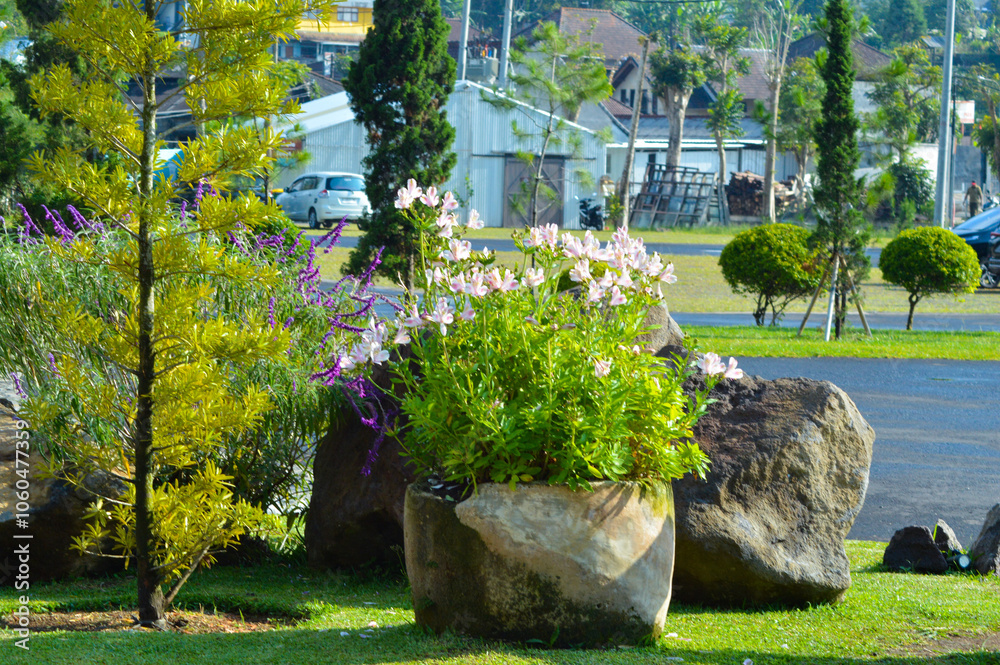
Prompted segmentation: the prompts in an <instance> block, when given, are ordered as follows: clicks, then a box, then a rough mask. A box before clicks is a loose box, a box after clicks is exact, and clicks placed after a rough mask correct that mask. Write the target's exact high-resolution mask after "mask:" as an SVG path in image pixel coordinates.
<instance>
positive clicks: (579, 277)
mask: <svg viewBox="0 0 1000 665" xmlns="http://www.w3.org/2000/svg"><path fill="white" fill-rule="evenodd" d="M569 278H570V279H571V280H573V281H574V282H589V281H590V280H592V279H593V277H591V276H590V261H588V260H587V259H581V260H580V261H579V262H578V263H577V264H576V265H575V266H573V267H572V268H570V270H569Z"/></svg>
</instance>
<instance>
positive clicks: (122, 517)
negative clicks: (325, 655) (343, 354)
mask: <svg viewBox="0 0 1000 665" xmlns="http://www.w3.org/2000/svg"><path fill="white" fill-rule="evenodd" d="M51 4H56V5H58V4H59V3H51ZM161 4H162V3H159V2H145V3H133V2H127V3H123V2H117V1H116V0H65V2H63V3H62V4H61V7H62V16H61V18H60V20H59V21H57V22H56V23H55V24H53V25H52V26H51V27H50V30H51V33H52V35H53V36H54V37H55V38H56V40H58V42H59V43H60V44H62V45H64V46H65V47H67V48H68V49H70V50H71V51H73V52H75V53H79V54H80V55H81V56H82V57H83V58H84V59H85V60H86V61H87V63H88V65H89V66H88V68H87V69H86V71H85V72H82V73H81V72H79V71H77V70H74V69H72V68H71V67H69V66H67V65H66V64H65V63H62V64H57V65H55V66H53V67H52V68H51V69H50V70H49V71H47V72H45V73H43V74H39V75H37V76H35V77H34V78H33V79H32V81H31V83H32V96H33V99H34V100H35V102H36V103H37V104H38V105H39V107H40V109H41V111H42V113H43V114H61V115H64V116H66V117H67V118H71V119H72V120H73V121H74V122H75V123H76V125H77V126H78V128H79V129H80V130H81V131H82V132H85V135H86V137H87V141H88V144H89V145H88V150H87V152H88V153H90V152H92V151H93V152H97V153H99V154H105V155H109V156H113V157H114V161H113V163H112V162H107V163H98V164H93V163H90V162H88V161H87V160H86V158H85V156H84V154H82V152H81V151H72V150H69V149H66V148H60V149H59V150H56V151H55V152H51V153H47V154H41V153H38V154H36V155H34V156H33V157H32V158H31V160H30V161H29V167H30V169H31V170H32V171H34V172H35V173H36V174H37V176H38V177H39V178H42V179H44V180H46V181H47V182H48V183H49V184H51V185H53V186H56V187H60V188H62V189H64V190H66V191H69V192H72V193H73V195H74V196H76V197H77V198H78V199H79V200H81V201H84V202H85V203H86V205H87V207H88V209H89V214H90V215H91V219H92V220H94V221H92V222H87V221H86V219H84V218H83V217H82V216H80V217H79V218H78V219H77V222H78V224H79V225H80V226H79V233H77V234H73V233H72V232H70V231H69V230H68V228H65V227H64V228H63V231H62V232H60V235H58V236H55V237H53V236H49V237H46V238H44V239H43V240H41V241H40V242H42V243H44V244H43V245H41V246H40V251H39V254H45V255H50V256H52V257H53V261H56V262H58V263H59V264H60V265H62V266H71V267H72V266H87V267H89V268H93V269H99V270H101V271H102V274H104V275H105V276H106V278H107V280H108V283H109V288H108V289H107V290H106V292H105V293H102V294H101V298H100V299H99V300H100V302H95V301H94V299H93V298H86V299H85V298H83V297H81V296H80V295H79V294H77V293H59V292H42V291H41V290H40V289H39V291H38V292H37V293H35V294H33V298H34V301H35V302H34V306H33V307H30V308H29V309H30V310H31V311H30V313H27V314H26V313H25V312H23V311H22V312H21V313H22V314H25V316H28V314H30V317H31V318H32V319H33V320H34V321H35V322H36V324H39V325H37V326H36V329H37V330H39V331H40V332H41V334H42V335H43V338H44V343H45V344H46V345H47V346H48V348H49V349H50V350H51V352H50V354H49V356H48V358H49V363H48V367H45V368H40V367H38V366H37V365H35V366H33V367H28V368H24V369H25V370H27V371H25V372H24V374H25V375H26V376H32V377H36V380H37V377H39V376H46V377H48V378H47V379H46V380H47V381H48V382H50V383H52V384H54V385H55V386H56V387H57V390H54V391H49V392H48V393H42V394H41V395H40V396H39V397H37V398H36V396H35V395H32V396H31V399H29V400H28V401H27V403H26V405H25V409H24V416H25V418H26V419H27V420H28V421H29V422H30V423H32V427H33V428H40V429H42V430H43V431H48V432H49V433H50V434H51V436H50V440H52V441H57V442H59V451H58V453H59V455H60V456H62V457H61V459H62V460H65V461H66V462H69V463H71V467H72V468H76V469H79V470H80V472H81V473H82V472H84V471H89V470H93V469H97V470H101V471H103V472H104V473H105V474H107V475H109V476H111V477H114V478H118V479H120V480H121V482H122V483H123V484H124V488H125V489H124V490H122V491H121V492H120V493H119V494H118V495H116V496H114V497H110V496H109V497H108V499H109V500H108V502H107V504H105V505H102V504H100V503H98V504H95V505H94V506H93V509H92V515H91V517H92V518H93V519H92V521H91V523H90V524H89V527H88V529H87V530H86V531H85V532H84V534H83V535H82V536H81V537H80V538H79V539H77V541H76V545H77V547H78V548H79V549H82V550H91V549H92V548H93V547H94V546H98V545H99V544H100V543H101V542H102V541H104V540H106V539H109V538H110V539H111V540H112V541H113V542H114V543H115V547H116V549H117V551H118V552H119V553H120V555H121V556H124V557H126V558H128V559H130V560H134V562H135V568H136V577H137V591H138V606H139V620H140V621H141V622H142V623H143V624H144V625H154V626H159V627H162V626H163V625H164V613H165V610H166V608H167V606H169V604H170V602H171V600H172V599H173V598H174V596H175V594H176V593H177V591H178V590H179V589H180V588H181V586H182V585H183V584H184V582H185V581H186V580H187V579H188V577H189V576H190V574H191V573H192V571H193V570H194V569H195V568H197V567H198V565H199V564H200V563H202V562H203V561H207V560H208V559H206V557H209V556H210V552H211V551H212V550H214V549H215V548H217V547H220V546H226V545H229V544H231V543H233V542H234V540H235V539H237V538H238V537H239V535H240V534H242V533H244V532H245V531H246V529H248V528H250V527H252V526H253V525H254V524H255V523H257V522H258V521H259V520H260V519H261V514H260V511H259V510H258V509H255V508H253V507H251V506H249V505H248V504H246V503H245V502H243V501H234V500H233V494H232V491H231V486H230V484H229V482H228V481H229V479H228V478H227V477H226V476H225V475H224V474H223V473H222V472H221V471H220V470H219V468H218V467H217V466H216V465H215V464H214V463H213V462H212V453H213V451H214V450H215V449H216V447H217V446H218V445H219V444H220V440H221V439H222V437H223V436H224V435H225V434H227V433H232V432H239V431H242V430H245V429H246V428H247V427H248V426H250V425H252V424H253V423H254V422H255V421H256V420H258V419H259V417H260V414H261V413H262V412H264V411H266V410H267V409H268V408H270V400H269V398H268V395H267V391H266V390H265V389H264V388H263V387H261V386H257V385H248V386H243V387H242V388H240V387H239V386H236V385H234V381H233V375H234V368H236V367H241V366H245V365H246V364H252V363H255V362H258V361H260V362H264V361H274V362H280V361H283V360H284V358H285V357H286V354H287V351H288V345H289V333H288V332H287V331H286V330H284V329H279V328H276V327H275V326H274V325H273V324H272V325H269V324H268V316H267V314H268V312H267V311H266V309H265V310H263V311H262V310H261V308H260V307H254V306H252V304H251V303H247V304H245V305H244V304H243V303H241V307H240V308H239V309H235V308H233V307H231V306H230V304H229V302H228V298H230V297H232V296H233V288H234V286H235V287H240V288H243V289H248V290H249V289H252V290H254V291H255V292H261V293H268V292H271V291H273V289H274V288H275V286H276V281H277V279H278V275H279V271H278V270H277V268H275V267H274V265H273V264H264V263H261V262H253V261H251V260H244V259H243V258H241V256H240V255H239V254H236V253H235V252H232V251H227V247H226V243H225V239H226V238H230V237H235V236H231V235H230V234H236V235H239V234H242V233H243V231H242V230H241V229H244V228H246V227H250V228H253V227H255V226H256V225H258V224H263V223H266V222H268V221H269V220H273V219H274V218H277V217H280V213H279V212H278V211H277V209H276V208H275V207H274V206H271V205H265V204H263V203H261V202H260V201H258V200H256V199H255V198H250V197H239V198H236V197H227V196H214V197H213V196H208V197H205V198H204V199H203V200H202V202H201V205H200V206H199V207H198V209H197V211H196V212H195V213H194V214H192V212H191V211H190V210H185V208H186V205H187V204H186V203H184V204H181V203H179V201H178V194H179V193H180V190H181V188H182V184H181V182H198V181H204V182H205V183H206V185H207V186H208V187H212V188H216V189H219V190H225V189H226V188H227V187H228V186H229V184H230V182H231V179H232V177H233V176H237V175H245V176H253V175H259V174H260V173H261V172H262V171H263V170H264V169H265V168H266V167H267V165H268V159H267V158H264V157H262V155H266V154H267V153H268V152H269V151H272V150H277V149H279V148H280V146H281V144H282V138H281V136H280V135H276V134H274V133H268V134H260V133H259V132H258V131H257V130H256V129H255V128H254V127H253V126H252V125H249V124H247V123H242V122H228V120H229V119H230V118H232V117H233V116H236V115H242V116H247V117H262V116H265V115H271V114H285V113H292V112H295V111H296V110H297V105H296V104H295V103H294V102H290V103H286V102H284V101H283V100H284V96H285V94H284V93H285V90H284V85H283V84H282V83H281V81H280V80H278V79H277V78H276V77H274V76H273V75H272V70H273V66H274V64H273V61H272V58H271V57H270V56H269V55H268V53H267V49H268V48H269V47H271V46H272V45H273V43H274V39H275V36H276V35H277V36H279V37H280V38H283V39H287V38H288V37H289V36H291V35H293V34H294V29H295V27H296V25H297V22H298V20H299V17H300V16H302V15H303V14H304V13H305V12H307V11H313V12H318V13H320V14H325V15H328V14H329V13H330V11H331V10H332V7H333V3H332V0H276V1H269V2H243V1H241V0H213V1H212V2H189V3H187V5H186V9H185V25H184V26H183V30H178V29H174V30H173V31H168V30H163V29H162V28H161V27H160V26H158V25H157V22H156V17H157V9H158V8H159V7H160V5H161ZM192 35H193V36H195V37H196V38H197V40H198V45H199V47H198V49H190V48H187V47H186V46H185V44H184V42H182V40H186V39H188V38H190V37H191V36H192ZM176 69H182V70H184V71H185V74H186V76H185V77H184V78H182V79H181V82H180V84H179V87H178V88H176V89H175V91H174V93H173V95H183V96H184V97H185V99H186V100H187V105H188V108H189V110H190V112H191V114H192V117H193V121H194V122H198V123H204V124H205V125H206V126H210V125H212V124H215V123H221V124H218V125H217V126H218V130H217V131H209V132H208V133H206V134H204V135H202V136H199V137H198V138H197V139H195V140H192V141H190V142H188V143H186V144H184V156H183V159H182V162H181V164H180V167H179V168H180V176H179V178H180V181H171V180H168V179H166V178H164V177H162V176H160V175H158V174H157V169H158V167H159V166H160V165H161V161H160V158H159V149H160V148H161V147H162V145H163V144H162V141H161V140H160V138H159V137H158V135H157V132H156V117H157V112H158V109H159V107H160V106H161V105H162V104H163V103H166V102H169V101H172V100H171V97H172V96H173V95H169V96H167V98H166V100H165V99H164V95H162V94H158V89H157V86H158V81H160V80H161V74H162V72H164V71H170V70H176ZM130 80H131V82H132V83H133V84H134V85H135V87H136V88H137V89H138V90H140V91H141V93H142V94H141V97H142V101H141V103H136V102H134V101H131V100H128V99H127V98H125V97H124V95H123V88H124V86H125V84H126V83H127V82H129V81H130ZM80 220H83V221H80ZM98 220H99V221H98ZM99 227H100V228H101V229H103V232H99V231H98V228H99ZM57 228H58V227H57ZM23 238H24V239H25V241H31V240H32V239H31V238H30V237H29V236H28V235H27V233H26V234H25V235H24V236H23ZM21 300H22V301H23V298H22V299H21ZM8 302H10V301H8ZM22 304H23V303H22ZM59 462H60V458H53V460H52V463H53V465H54V466H53V467H52V470H53V471H54V472H58V471H59V469H60V466H58V464H59ZM70 473H72V471H70ZM70 480H71V481H73V479H72V478H70ZM168 583H169V584H171V587H170V589H169V590H168V591H167V592H166V593H164V588H163V587H164V586H165V585H167V584H168Z"/></svg>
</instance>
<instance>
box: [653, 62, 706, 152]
mask: <svg viewBox="0 0 1000 665" xmlns="http://www.w3.org/2000/svg"><path fill="white" fill-rule="evenodd" d="M707 70H708V66H707V64H706V61H705V57H704V56H703V55H702V54H700V53H696V52H694V51H692V50H690V49H685V48H681V47H678V48H674V49H668V48H666V46H661V47H660V48H659V49H658V50H657V51H656V52H655V53H653V54H652V55H651V56H650V58H649V72H650V75H651V76H652V78H653V93H654V94H656V96H658V97H660V98H661V99H662V100H663V101H664V103H665V104H666V109H665V115H666V116H667V118H668V119H669V122H670V143H669V144H668V146H667V162H666V163H667V166H668V167H677V166H678V165H679V164H680V163H681V142H682V141H683V140H684V116H685V115H686V114H687V106H688V102H689V101H691V94H692V93H693V92H694V91H695V88H697V87H699V86H700V85H702V84H703V83H705V81H706V80H707V76H708V71H707Z"/></svg>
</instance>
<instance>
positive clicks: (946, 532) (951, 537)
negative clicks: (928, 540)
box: [934, 519, 962, 556]
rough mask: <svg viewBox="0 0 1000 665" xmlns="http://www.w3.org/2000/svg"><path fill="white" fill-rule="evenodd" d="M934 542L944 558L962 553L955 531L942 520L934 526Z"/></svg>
mask: <svg viewBox="0 0 1000 665" xmlns="http://www.w3.org/2000/svg"><path fill="white" fill-rule="evenodd" d="M934 542H935V543H936V544H937V546H938V549H939V550H941V553H942V554H944V555H945V556H950V555H952V554H955V553H957V552H961V551H962V543H960V542H959V541H958V536H956V535H955V531H954V530H953V529H952V528H951V527H950V526H948V523H947V522H945V521H944V520H942V519H939V520H938V521H937V523H936V524H935V525H934Z"/></svg>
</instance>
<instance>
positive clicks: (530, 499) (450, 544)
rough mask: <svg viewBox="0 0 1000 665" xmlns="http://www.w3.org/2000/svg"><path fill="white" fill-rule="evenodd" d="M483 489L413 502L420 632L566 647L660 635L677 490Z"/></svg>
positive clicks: (413, 580) (411, 541)
mask: <svg viewBox="0 0 1000 665" xmlns="http://www.w3.org/2000/svg"><path fill="white" fill-rule="evenodd" d="M593 485H594V491H593V492H587V491H582V490H581V491H576V492H574V491H571V490H570V489H569V488H567V487H565V486H549V485H546V484H543V483H537V484H536V483H528V484H522V485H518V487H517V488H516V489H515V490H513V491H512V490H511V489H510V488H509V487H508V486H507V485H506V484H482V485H479V488H478V494H477V495H474V496H472V497H471V498H469V499H466V500H465V501H462V502H461V503H458V504H457V505H456V504H455V503H453V502H450V501H447V500H446V499H444V498H442V497H440V496H437V495H436V494H433V493H431V492H430V491H429V490H428V489H427V488H426V487H422V486H421V484H416V485H411V486H410V487H409V489H408V490H407V494H406V522H405V530H406V571H407V575H408V576H409V579H410V585H411V587H412V590H413V607H414V612H415V616H416V622H417V624H419V625H421V626H425V627H427V628H430V629H431V630H433V631H435V632H437V633H441V632H443V631H445V630H455V631H458V632H461V633H464V634H467V635H473V636H478V637H485V638H488V639H508V640H518V641H524V640H531V639H540V640H543V641H545V642H553V643H555V644H559V645H574V644H580V643H585V644H595V643H612V644H620V643H622V642H632V643H634V642H639V641H643V640H646V639H649V638H655V637H657V636H658V635H659V634H660V633H661V632H662V630H663V625H664V621H665V619H666V614H667V608H668V605H669V602H670V578H671V575H670V574H671V563H672V560H673V552H674V548H673V528H672V524H671V522H672V517H673V510H672V507H673V506H672V502H671V498H670V487H669V486H668V485H661V486H660V487H659V488H658V489H642V488H640V487H639V486H638V485H637V484H635V483H610V482H599V483H594V484H593Z"/></svg>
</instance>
